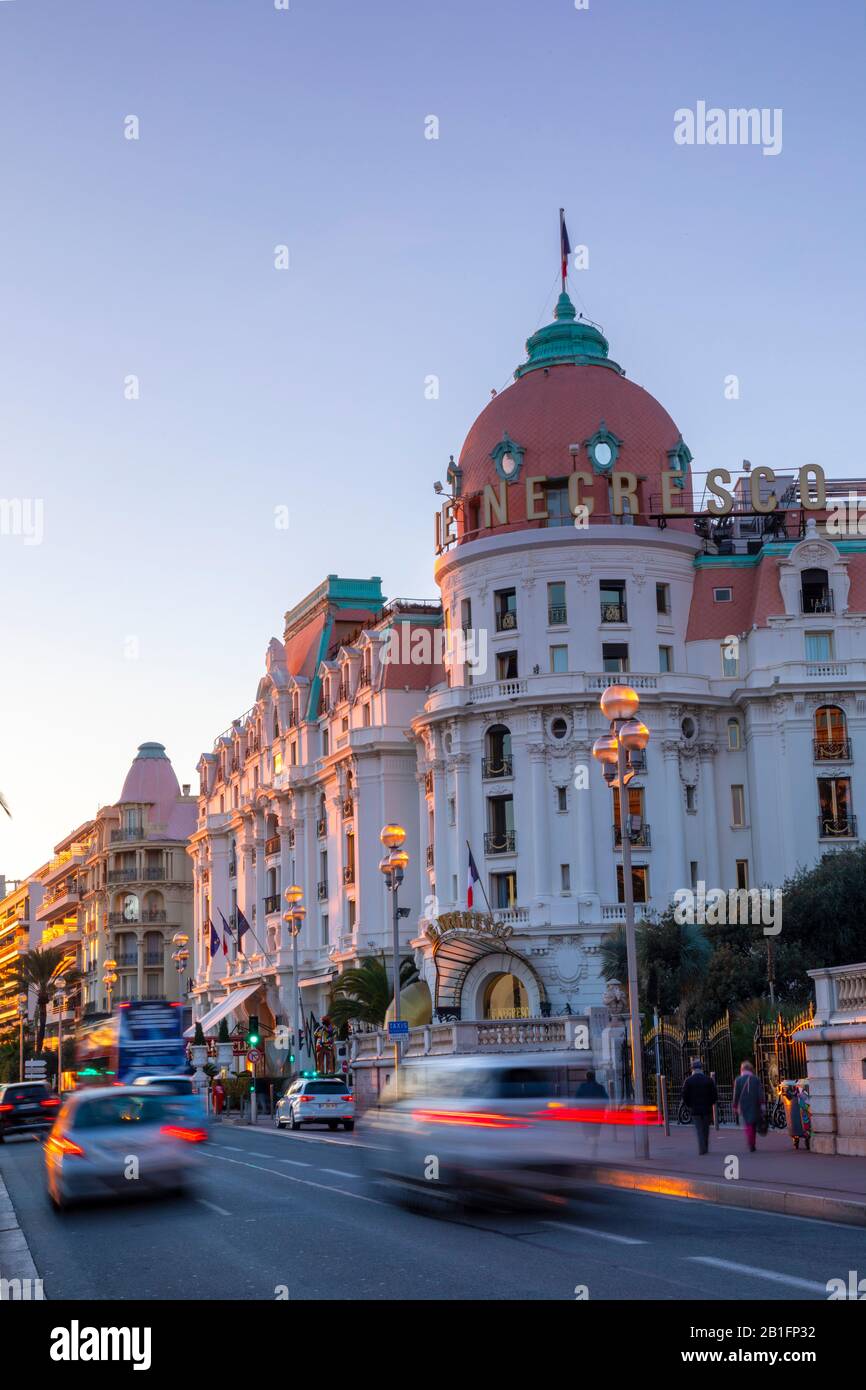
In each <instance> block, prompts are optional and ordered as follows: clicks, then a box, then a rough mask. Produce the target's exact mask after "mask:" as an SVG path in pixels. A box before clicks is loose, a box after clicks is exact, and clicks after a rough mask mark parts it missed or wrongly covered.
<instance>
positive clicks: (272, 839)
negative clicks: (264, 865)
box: [265, 835, 280, 854]
mask: <svg viewBox="0 0 866 1390" xmlns="http://www.w3.org/2000/svg"><path fill="white" fill-rule="evenodd" d="M279 852H280V837H279V835H269V836H268V838H267V839H266V840H265V854H279Z"/></svg>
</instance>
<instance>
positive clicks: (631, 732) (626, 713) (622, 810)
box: [592, 685, 650, 1157]
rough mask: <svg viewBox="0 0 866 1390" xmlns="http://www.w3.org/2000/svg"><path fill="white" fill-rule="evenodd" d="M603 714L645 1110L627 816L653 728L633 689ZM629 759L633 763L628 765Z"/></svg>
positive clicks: (639, 1149) (611, 689) (636, 1065)
mask: <svg viewBox="0 0 866 1390" xmlns="http://www.w3.org/2000/svg"><path fill="white" fill-rule="evenodd" d="M599 703H600V705H601V712H602V714H603V715H604V717H605V719H609V720H610V733H608V734H603V735H602V736H601V738H598V739H596V741H595V743H594V744H593V748H592V755H593V757H594V758H597V759H598V761H599V762H600V763H602V765H603V772H604V780H605V782H606V783H607V784H608V786H609V787H611V788H613V789H614V790H618V792H619V840H620V847H621V850H622V888H623V901H624V904H625V943H626V955H627V958H628V1012H629V1040H630V1043H631V1074H632V1083H633V1088H634V1099H635V1105H636V1106H638V1107H642V1106H643V1105H644V1099H645V1097H644V1084H643V1051H642V1047H641V1037H640V1008H639V1001H638V986H637V949H636V938H635V925H634V890H633V885H632V877H631V834H630V827H629V813H628V791H627V790H626V789H627V787H628V784H629V782H631V780H632V778H633V777H634V776H635V769H634V768H633V767H632V765H631V754H632V753H633V752H635V753H636V752H640V751H642V750H643V749H644V748H646V746H647V744H648V743H649V737H650V733H649V729H648V728H647V726H646V724H644V723H643V722H642V721H641V720H640V719H638V718H637V712H638V709H639V707H640V699H639V697H638V694H637V691H636V690H632V688H631V686H628V685H610V686H608V688H607V690H605V692H604V694H603V695H602V697H601V700H600V702H599ZM626 754H628V762H626ZM642 1118H643V1117H642V1115H639V1116H638V1124H637V1125H636V1126H635V1152H636V1153H637V1154H638V1155H640V1156H641V1157H646V1155H647V1153H648V1151H649V1145H648V1143H647V1134H646V1129H645V1128H644V1127H643V1124H642V1122H641V1121H642Z"/></svg>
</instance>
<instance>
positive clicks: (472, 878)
mask: <svg viewBox="0 0 866 1390" xmlns="http://www.w3.org/2000/svg"><path fill="white" fill-rule="evenodd" d="M466 848H467V850H469V874H468V877H467V881H466V906H467V907H468V908H471V907H472V902H473V888H474V885H475V884H476V883H480V882H481V875H480V873H479V872H478V866H477V865H476V863H475V860H474V859H473V858H472V849H471V847H470V845H469V844H468V843H467V845H466Z"/></svg>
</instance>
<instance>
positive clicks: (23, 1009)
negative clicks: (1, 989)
mask: <svg viewBox="0 0 866 1390" xmlns="http://www.w3.org/2000/svg"><path fill="white" fill-rule="evenodd" d="M26 1019H27V995H26V994H25V993H23V992H22V993H21V994H19V996H18V1070H19V1080H20V1081H23V1080H24V1024H25V1022H26Z"/></svg>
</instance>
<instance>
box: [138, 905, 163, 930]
mask: <svg viewBox="0 0 866 1390" xmlns="http://www.w3.org/2000/svg"><path fill="white" fill-rule="evenodd" d="M141 920H142V922H144V923H145V925H148V926H151V925H152V926H159V925H160V924H161V923H163V922H166V921H168V914H167V913H166V912H165V911H164V910H163V909H161V908H160V909H159V910H157V911H155V912H142V914H141Z"/></svg>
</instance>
